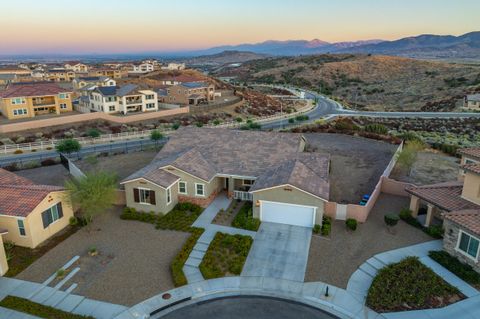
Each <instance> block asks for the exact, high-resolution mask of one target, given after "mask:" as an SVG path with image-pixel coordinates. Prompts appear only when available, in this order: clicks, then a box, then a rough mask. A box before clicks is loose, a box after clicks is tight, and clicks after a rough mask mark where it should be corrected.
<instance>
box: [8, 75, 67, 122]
mask: <svg viewBox="0 0 480 319" xmlns="http://www.w3.org/2000/svg"><path fill="white" fill-rule="evenodd" d="M71 95H72V92H71V90H69V89H66V88H63V87H61V86H60V85H58V84H57V83H50V82H21V83H11V84H10V85H9V86H8V87H7V88H6V89H5V90H2V91H0V112H1V113H2V115H3V116H5V117H6V118H7V119H10V120H15V119H21V118H29V117H35V116H38V115H42V114H61V113H65V112H71V111H72V110H73V108H72V97H71Z"/></svg>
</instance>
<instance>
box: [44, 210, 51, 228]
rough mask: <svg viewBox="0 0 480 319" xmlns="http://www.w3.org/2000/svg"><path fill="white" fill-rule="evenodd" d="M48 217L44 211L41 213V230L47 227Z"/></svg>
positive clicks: (47, 213)
mask: <svg viewBox="0 0 480 319" xmlns="http://www.w3.org/2000/svg"><path fill="white" fill-rule="evenodd" d="M48 215H50V213H49V212H48V211H44V212H43V213H42V222H43V228H47V227H48V225H49V224H48Z"/></svg>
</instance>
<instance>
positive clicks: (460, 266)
mask: <svg viewBox="0 0 480 319" xmlns="http://www.w3.org/2000/svg"><path fill="white" fill-rule="evenodd" d="M428 256H430V258H432V259H433V260H435V261H436V262H437V263H439V264H440V265H442V266H443V267H445V268H446V269H448V270H449V271H451V272H452V273H454V274H455V275H457V276H458V277H460V278H461V279H463V280H465V281H466V282H467V283H469V284H470V285H472V286H474V287H475V288H476V289H480V274H479V273H478V272H476V271H475V270H474V269H473V268H472V266H470V265H467V264H464V263H462V262H461V261H460V260H458V259H457V258H455V257H454V256H452V255H450V254H449V253H447V252H446V251H443V250H440V251H430V252H429V253H428Z"/></svg>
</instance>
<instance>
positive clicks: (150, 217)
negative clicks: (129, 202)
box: [120, 207, 159, 224]
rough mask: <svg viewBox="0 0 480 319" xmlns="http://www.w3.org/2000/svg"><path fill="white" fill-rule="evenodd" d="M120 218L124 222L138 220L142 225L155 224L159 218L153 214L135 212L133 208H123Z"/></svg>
mask: <svg viewBox="0 0 480 319" xmlns="http://www.w3.org/2000/svg"><path fill="white" fill-rule="evenodd" d="M120 218H121V219H125V220H138V221H141V222H144V223H150V224H155V223H156V222H157V220H158V218H159V215H157V214H155V213H144V212H137V210H136V209H135V208H131V207H125V208H124V209H123V212H122V214H121V215H120Z"/></svg>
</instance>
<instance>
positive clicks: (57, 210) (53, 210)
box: [42, 203, 63, 228]
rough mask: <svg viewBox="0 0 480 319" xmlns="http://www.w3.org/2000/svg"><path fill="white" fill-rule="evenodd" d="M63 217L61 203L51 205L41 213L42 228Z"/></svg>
mask: <svg viewBox="0 0 480 319" xmlns="http://www.w3.org/2000/svg"><path fill="white" fill-rule="evenodd" d="M62 217H63V210H62V203H58V204H56V205H53V206H52V207H50V208H49V209H47V210H46V211H44V212H43V213H42V222H43V228H47V227H48V226H50V224H53V223H54V222H56V221H57V220H59V219H60V218H62Z"/></svg>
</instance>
